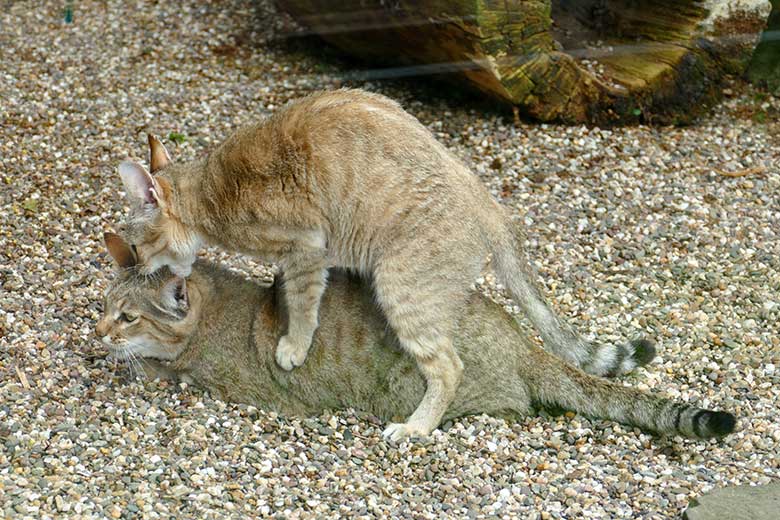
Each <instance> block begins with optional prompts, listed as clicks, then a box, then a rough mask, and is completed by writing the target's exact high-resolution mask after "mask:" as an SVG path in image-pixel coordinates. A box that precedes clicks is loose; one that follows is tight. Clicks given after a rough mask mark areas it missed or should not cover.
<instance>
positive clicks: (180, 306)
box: [162, 276, 190, 311]
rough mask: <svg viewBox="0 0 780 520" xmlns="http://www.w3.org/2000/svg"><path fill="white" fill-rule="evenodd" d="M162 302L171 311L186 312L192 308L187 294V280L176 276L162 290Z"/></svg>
mask: <svg viewBox="0 0 780 520" xmlns="http://www.w3.org/2000/svg"><path fill="white" fill-rule="evenodd" d="M162 301H163V303H164V304H165V306H166V307H168V308H169V309H174V310H180V311H186V310H187V309H189V308H190V298H189V296H188V294H187V279H186V278H183V277H181V276H174V277H173V278H171V280H170V281H169V282H167V283H166V284H165V285H164V286H163V288H162Z"/></svg>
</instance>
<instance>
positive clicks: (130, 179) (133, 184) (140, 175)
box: [119, 161, 157, 206]
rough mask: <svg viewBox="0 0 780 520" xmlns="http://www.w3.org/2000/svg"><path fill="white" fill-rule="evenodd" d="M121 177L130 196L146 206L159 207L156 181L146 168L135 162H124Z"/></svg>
mask: <svg viewBox="0 0 780 520" xmlns="http://www.w3.org/2000/svg"><path fill="white" fill-rule="evenodd" d="M119 176H120V177H122V183H123V184H124V185H125V190H126V191H127V195H128V196H130V197H133V198H135V199H137V200H140V201H141V202H142V203H144V204H150V205H153V206H156V205H157V197H156V195H155V183H154V179H153V178H152V176H151V175H149V172H147V171H146V168H144V167H143V166H141V165H140V164H138V163H135V162H133V161H122V162H121V163H119Z"/></svg>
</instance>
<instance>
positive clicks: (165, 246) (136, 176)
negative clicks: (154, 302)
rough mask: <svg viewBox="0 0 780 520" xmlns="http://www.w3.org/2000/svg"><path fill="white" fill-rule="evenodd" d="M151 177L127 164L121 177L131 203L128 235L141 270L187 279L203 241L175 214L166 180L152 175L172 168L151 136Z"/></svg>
mask: <svg viewBox="0 0 780 520" xmlns="http://www.w3.org/2000/svg"><path fill="white" fill-rule="evenodd" d="M149 148H150V153H149V155H150V168H151V173H149V172H148V171H146V168H144V167H143V166H141V165H140V164H138V163H134V162H131V161H124V162H122V163H121V164H120V165H119V175H120V176H121V177H122V182H123V183H124V185H125V189H126V191H127V196H128V198H129V199H130V204H131V209H130V214H129V215H128V218H127V221H126V226H125V235H126V237H127V239H128V240H129V241H130V243H131V244H133V246H134V247H135V253H136V257H137V259H138V269H139V271H141V272H142V273H143V274H151V273H154V272H155V271H157V270H158V269H160V268H161V267H163V266H167V267H169V268H170V269H171V270H172V271H173V272H174V273H176V274H177V275H179V276H188V275H189V274H190V271H191V270H192V264H193V263H194V262H195V259H196V255H197V252H198V248H199V247H200V240H199V238H198V236H197V234H196V233H195V232H194V231H193V230H191V229H188V228H187V227H186V226H184V225H183V224H182V223H181V222H180V221H179V219H178V218H177V217H176V215H175V214H174V212H173V208H172V204H171V202H172V190H171V185H170V184H169V183H168V181H167V180H165V179H162V178H159V177H155V176H154V175H153V174H155V173H158V172H159V171H161V170H163V169H165V168H169V167H171V168H173V167H174V166H172V165H171V164H170V157H169V155H168V152H167V150H165V147H164V146H163V144H162V143H161V142H160V141H159V140H158V139H156V138H155V137H154V136H151V135H150V136H149Z"/></svg>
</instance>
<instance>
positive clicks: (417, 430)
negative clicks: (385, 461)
mask: <svg viewBox="0 0 780 520" xmlns="http://www.w3.org/2000/svg"><path fill="white" fill-rule="evenodd" d="M429 433H431V432H430V431H427V430H426V429H425V428H422V427H420V426H418V425H415V424H413V423H390V424H388V425H387V428H385V431H383V432H382V437H384V438H385V439H388V440H391V441H394V442H401V441H403V440H404V439H408V438H410V437H426V436H427V435H428V434H429Z"/></svg>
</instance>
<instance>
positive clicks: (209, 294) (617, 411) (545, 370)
mask: <svg viewBox="0 0 780 520" xmlns="http://www.w3.org/2000/svg"><path fill="white" fill-rule="evenodd" d="M110 240H112V241H113V242H114V243H113V244H112V245H111V251H112V254H113V255H114V256H115V257H116V258H118V261H119V262H120V264H123V265H125V266H128V267H132V265H133V255H132V252H130V250H129V248H128V247H127V246H126V245H123V242H121V239H118V237H113V238H111V239H110ZM371 293H372V291H371V288H370V286H369V285H368V284H366V283H363V282H361V281H359V280H358V279H357V278H354V277H347V276H344V275H343V274H339V273H336V274H334V275H333V276H332V278H331V280H330V282H329V288H328V290H327V291H326V292H325V295H324V297H323V299H322V305H321V309H320V315H321V323H320V327H319V328H318V330H317V332H316V333H315V335H314V341H313V346H312V350H311V352H310V354H309V359H308V360H307V362H306V364H305V365H304V366H302V367H300V368H299V369H297V370H295V371H293V372H286V371H284V370H282V369H280V368H279V367H278V366H277V365H276V363H275V361H274V350H275V345H276V339H277V337H278V334H279V333H280V332H281V331H282V330H284V328H285V326H286V325H285V322H286V321H287V315H286V311H285V308H284V304H283V298H282V297H281V294H280V290H279V286H278V285H275V286H273V287H261V286H259V285H257V284H255V283H253V282H250V281H246V280H244V279H242V278H241V277H240V276H238V275H236V274H233V273H231V272H229V271H227V270H226V269H223V268H220V267H218V266H215V265H213V264H208V263H206V262H198V263H196V264H195V266H194V270H193V271H192V274H191V275H190V277H189V279H188V280H187V282H186V284H185V283H184V281H183V279H181V278H178V277H176V276H174V275H172V274H171V273H170V271H169V270H168V269H162V270H161V271H159V272H158V273H156V274H154V275H152V276H149V277H146V276H142V275H140V274H139V273H138V272H136V271H135V270H134V269H121V270H120V272H119V274H118V276H117V277H116V279H115V280H114V281H113V283H112V284H111V286H110V288H109V289H108V291H107V293H106V298H105V310H104V313H105V314H104V316H103V318H102V319H101V320H100V322H99V323H98V326H97V331H98V334H99V335H100V336H103V337H104V338H107V339H106V342H107V343H108V344H109V345H110V346H109V348H110V349H111V350H112V351H114V352H115V353H116V354H118V355H120V356H121V355H125V356H127V355H130V354H135V355H138V356H142V357H146V358H147V359H148V360H149V361H150V363H152V364H151V365H150V366H149V367H148V368H151V367H155V370H156V371H157V372H158V373H160V374H162V373H164V374H167V375H170V376H177V377H180V378H184V379H185V380H187V381H190V382H194V383H196V384H198V385H200V386H202V387H205V388H207V389H209V390H210V391H212V392H214V393H215V394H216V395H218V396H220V397H222V398H223V399H226V400H231V401H239V402H248V403H252V404H254V405H257V406H259V407H262V408H265V409H271V410H277V411H280V412H282V413H285V414H299V415H308V414H318V413H320V412H321V411H323V410H324V409H338V408H346V407H353V408H357V409H362V410H365V411H368V412H371V413H374V414H376V415H377V416H379V417H381V418H383V419H385V420H391V419H392V418H393V417H396V416H405V415H407V414H410V413H412V412H413V410H414V409H415V407H416V405H417V403H418V402H419V400H420V399H421V398H422V395H423V393H424V391H425V381H424V380H423V379H422V377H421V376H420V374H419V373H418V371H417V370H416V369H415V367H414V364H413V360H412V359H411V358H410V357H409V356H407V355H406V354H404V353H403V352H402V351H400V350H399V349H397V347H396V342H395V340H394V338H393V337H392V335H391V334H388V329H387V327H386V321H385V319H384V318H383V316H382V313H381V312H380V310H379V309H378V308H377V306H376V304H375V302H374V300H373V298H372V294H371ZM464 308H465V312H464V313H463V318H462V319H461V320H459V321H458V324H457V326H456V328H455V330H454V334H453V339H454V344H455V349H456V351H457V353H458V355H459V356H460V358H461V359H462V360H463V364H464V373H463V378H462V380H461V382H460V385H459V386H458V388H457V389H456V391H455V395H454V398H453V400H452V401H451V402H450V403H449V405H448V408H447V409H446V411H445V413H444V414H443V418H445V419H447V418H452V417H456V416H460V415H465V414H473V413H482V412H485V413H491V414H496V415H501V416H505V417H511V416H522V415H526V414H528V413H530V412H531V411H532V408H533V407H534V406H535V405H552V406H560V407H563V408H566V409H569V410H573V411H576V412H579V413H582V414H585V415H588V416H590V417H593V418H604V419H611V420H614V421H618V422H621V423H625V424H629V425H634V426H638V427H640V428H642V429H645V430H648V431H652V432H656V433H661V434H679V435H683V436H685V437H693V438H709V437H720V436H723V435H726V434H728V433H730V432H731V431H732V430H733V429H734V427H735V418H734V416H733V415H731V414H729V413H726V412H718V411H711V410H703V409H701V408H697V407H695V406H692V405H689V404H686V403H682V402H679V401H672V400H670V399H667V398H664V397H662V396H660V395H657V394H652V393H648V392H643V391H640V390H637V389H635V388H630V387H626V386H623V385H622V384H620V383H616V382H612V381H610V380H607V379H603V378H600V377H596V376H592V375H589V374H586V373H585V372H583V371H582V370H580V369H578V368H576V367H574V366H572V365H570V364H568V363H566V362H565V361H563V360H561V359H559V358H558V357H556V356H554V355H552V354H550V353H548V352H545V351H544V350H542V349H540V348H538V347H537V346H535V345H534V344H533V343H532V342H531V341H530V340H529V339H528V335H529V331H528V330H527V329H525V328H523V326H522V325H521V324H520V323H518V322H517V321H515V320H514V319H513V318H512V317H511V316H509V315H508V314H507V313H506V312H504V310H503V309H502V308H501V307H500V306H499V305H497V304H495V303H493V302H491V301H489V300H488V299H487V298H485V297H484V296H482V295H480V294H478V293H473V294H471V295H469V296H468V297H467V299H466V301H465V302H464ZM123 315H124V317H125V318H130V319H132V322H131V323H128V321H127V319H125V318H122V316H123ZM153 359H157V360H166V361H165V362H162V361H158V362H153V361H152V360H153Z"/></svg>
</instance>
